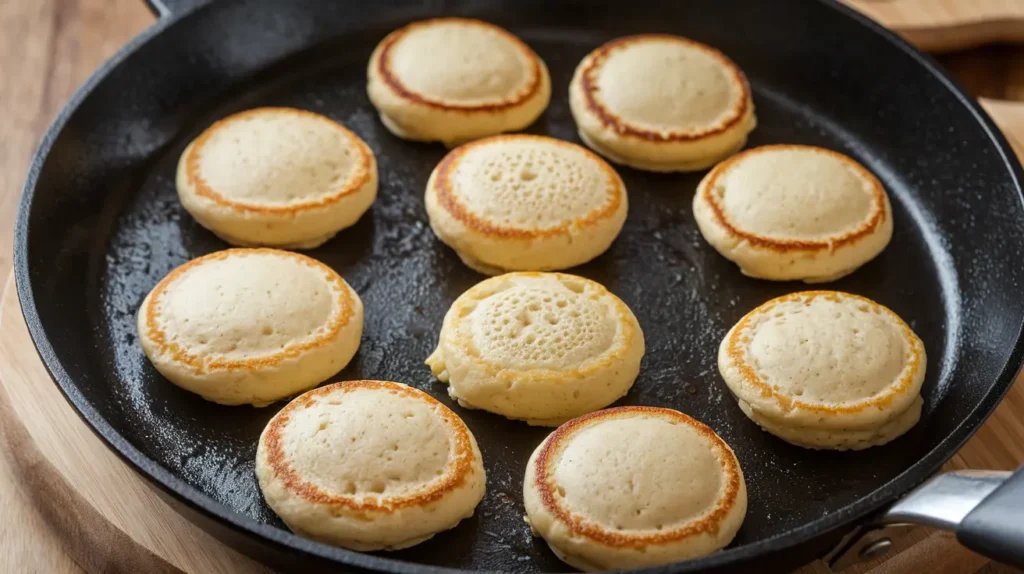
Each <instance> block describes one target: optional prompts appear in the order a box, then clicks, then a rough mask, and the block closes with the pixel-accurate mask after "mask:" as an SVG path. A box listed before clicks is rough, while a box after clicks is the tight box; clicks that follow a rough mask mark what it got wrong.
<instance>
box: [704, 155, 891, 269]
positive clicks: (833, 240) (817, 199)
mask: <svg viewBox="0 0 1024 574" xmlns="http://www.w3.org/2000/svg"><path fill="white" fill-rule="evenodd" d="M693 215H694V218H695V219H696V221H697V225H698V227H699V228H700V232H701V234H702V235H704V238H705V239H706V240H707V241H708V243H710V244H711V246H712V247H714V248H715V249H716V250H717V251H718V252H719V253H721V254H722V255H723V256H724V257H726V258H727V259H729V260H731V261H734V262H735V263H736V264H737V265H739V266H740V270H741V271H742V272H743V273H744V274H745V275H749V276H751V277H757V278H760V279H772V280H777V281H787V280H794V279H799V280H803V281H805V282H807V283H821V282H826V281H832V280H835V279H838V278H840V277H842V276H844V275H847V274H849V273H852V272H853V271H854V270H856V269H857V268H858V267H860V266H861V265H863V264H864V263H867V262H868V261H870V260H871V259H873V258H874V257H875V256H876V255H878V254H879V253H881V251H882V250H883V249H885V246H886V245H888V244H889V239H890V238H891V237H892V225H893V224H892V207H891V206H890V204H889V196H888V194H886V192H885V188H884V187H882V184H881V182H879V181H878V179H877V178H876V177H875V176H874V175H872V174H871V172H870V171H868V170H867V169H866V168H864V166H862V165H860V164H859V163H857V162H856V161H854V160H853V159H850V158H849V157H847V156H845V155H842V154H840V153H837V152H834V151H831V150H827V149H822V148H817V147H812V146H802V145H769V146H763V147H759V148H754V149H751V150H747V151H745V152H743V153H740V154H737V155H735V156H733V157H731V158H729V159H727V160H725V161H724V162H722V163H720V164H718V165H717V166H715V168H714V169H713V170H711V172H710V173H708V175H707V176H705V177H704V179H703V181H701V183H700V185H699V186H698V187H697V193H696V194H695V195H694V197H693Z"/></svg>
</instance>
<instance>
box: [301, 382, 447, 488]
mask: <svg viewBox="0 0 1024 574" xmlns="http://www.w3.org/2000/svg"><path fill="white" fill-rule="evenodd" d="M449 434H450V431H449V430H448V428H447V427H446V426H445V423H444V420H443V419H442V418H440V417H439V416H437V414H436V413H435V412H434V408H433V406H432V405H431V404H429V403H426V402H424V401H422V400H418V399H416V398H412V397H409V396H406V395H400V394H391V393H386V392H381V391H379V390H376V389H355V390H352V391H349V392H347V393H344V394H343V395H342V394H340V393H338V394H336V395H333V396H332V395H327V396H324V397H320V398H317V399H315V400H313V401H311V402H310V404H309V405H308V406H306V407H304V408H301V409H296V410H294V411H292V413H291V414H290V415H289V418H288V422H287V423H286V424H285V425H284V426H283V428H282V429H281V440H282V443H283V444H284V445H286V447H285V459H286V463H287V464H288V465H290V466H291V467H292V468H295V469H299V472H300V474H301V476H302V478H303V479H304V480H305V481H306V482H308V483H310V484H312V485H313V486H315V487H316V488H318V489H320V490H321V491H322V492H324V493H325V494H326V495H328V496H339V495H348V496H377V495H382V496H387V497H390V496H396V495H401V496H406V495H408V494H409V493H410V492H414V491H417V490H420V489H424V488H429V486H430V483H434V482H440V481H442V480H443V479H442V478H441V477H442V475H444V474H445V469H446V468H447V466H448V464H449V459H450V457H451V454H452V445H451V439H450V437H449Z"/></svg>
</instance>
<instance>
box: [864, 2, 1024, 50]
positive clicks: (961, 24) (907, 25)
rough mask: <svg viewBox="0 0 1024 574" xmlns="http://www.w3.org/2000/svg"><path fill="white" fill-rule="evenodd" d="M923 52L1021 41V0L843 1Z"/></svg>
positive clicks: (1023, 18)
mask: <svg viewBox="0 0 1024 574" xmlns="http://www.w3.org/2000/svg"><path fill="white" fill-rule="evenodd" d="M844 1H845V2H846V3H847V4H849V5H851V6H853V7H854V8H856V9H858V10H860V11H861V12H863V13H864V14H867V15H868V16H870V17H871V18H873V19H875V20H878V21H879V22H882V23H884V24H885V25H886V26H888V27H889V28H891V29H893V30H895V31H897V32H899V33H900V34H901V35H902V36H903V37H904V38H906V39H907V40H909V41H910V43H912V44H914V45H915V46H917V47H919V48H920V49H922V50H924V51H926V52H949V51H953V50H962V49H964V48H971V47H976V46H981V45H982V44H988V43H992V42H1024V2H1022V1H1021V0H844Z"/></svg>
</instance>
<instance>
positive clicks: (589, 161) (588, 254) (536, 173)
mask: <svg viewBox="0 0 1024 574" xmlns="http://www.w3.org/2000/svg"><path fill="white" fill-rule="evenodd" d="M425 203H426V207H427V215H428V216H429V217H430V226H431V227H432V228H433V230H434V232H435V233H436V234H437V236H438V237H439V238H440V239H441V241H443V242H444V243H445V244H447V245H449V246H450V247H452V248H453V249H455V251H456V253H458V255H459V257H460V258H461V259H462V260H463V261H464V262H465V263H466V265H468V266H469V267H471V268H473V269H475V270H477V271H479V272H481V273H484V274H487V275H497V274H500V273H504V272H507V271H550V270H556V269H565V268H568V267H573V266H575V265H580V264H582V263H586V262H587V261H590V260H591V259H593V258H595V257H597V256H598V255H600V254H602V253H604V252H605V250H607V249H608V247H609V246H610V245H611V243H612V241H614V240H615V237H616V236H618V234H619V231H621V230H622V226H623V224H624V223H625V221H626V212H627V209H628V201H627V197H626V188H625V186H624V184H623V183H622V179H621V178H620V177H619V175H618V174H617V173H615V170H613V169H612V168H611V166H609V165H608V164H607V163H606V162H605V161H604V160H602V159H601V158H600V157H598V156H597V155H595V154H593V153H592V152H590V151H588V150H586V149H584V148H582V147H580V146H577V145H574V144H571V143H568V142H563V141H560V140H556V139H553V138H548V137H542V136H532V135H506V136H495V137H491V138H487V139H483V140H478V141H475V142H472V143H468V144H466V145H463V146H461V147H459V148H457V149H455V150H453V151H451V152H450V153H449V154H448V155H447V156H446V157H445V158H444V159H443V160H442V161H441V163H440V164H439V165H438V166H437V168H436V169H434V172H433V173H432V174H431V176H430V180H429V181H428V182H427V191H426V198H425Z"/></svg>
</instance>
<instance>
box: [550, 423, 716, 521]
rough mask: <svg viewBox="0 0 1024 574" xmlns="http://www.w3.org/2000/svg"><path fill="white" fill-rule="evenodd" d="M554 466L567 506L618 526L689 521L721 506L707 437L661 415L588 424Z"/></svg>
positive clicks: (565, 449) (563, 500) (562, 496)
mask: <svg viewBox="0 0 1024 574" xmlns="http://www.w3.org/2000/svg"><path fill="white" fill-rule="evenodd" d="M550 472H551V477H552V482H553V484H556V485H557V487H558V489H559V490H558V492H559V494H560V496H561V498H562V500H561V503H562V505H563V506H564V507H565V508H566V509H567V510H569V511H570V512H572V513H574V514H579V515H581V516H584V517H586V518H587V519H589V520H592V521H594V522H597V523H598V524H601V525H604V526H605V527H607V528H610V529H615V530H655V531H657V530H662V529H665V528H672V527H675V526H678V525H680V524H681V523H688V522H690V521H692V520H693V519H694V518H698V517H701V516H703V515H705V514H707V513H709V512H710V511H711V509H712V508H714V506H715V503H716V501H717V500H718V497H719V492H720V491H721V489H722V482H723V477H722V470H721V464H720V463H719V462H718V459H717V458H716V456H715V454H714V453H713V452H712V450H711V445H710V444H709V443H708V440H707V439H706V438H705V437H703V436H701V435H700V434H698V433H696V432H695V431H694V430H693V429H692V428H691V427H689V426H687V425H685V424H679V423H677V422H674V421H672V420H670V419H665V418H660V417H641V416H637V417H624V418H610V419H608V420H605V421H602V422H601V423H600V424H594V425H589V426H586V427H584V428H582V429H581V430H579V431H578V432H577V433H575V434H574V435H573V436H572V438H571V440H569V441H568V442H567V444H566V446H565V448H564V449H563V450H562V451H561V453H560V455H559V456H558V459H557V461H556V462H554V464H553V467H552V468H551V471H550ZM561 493H564V494H561Z"/></svg>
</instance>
